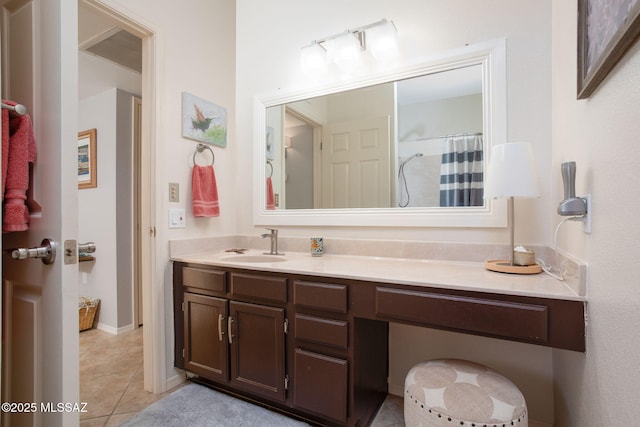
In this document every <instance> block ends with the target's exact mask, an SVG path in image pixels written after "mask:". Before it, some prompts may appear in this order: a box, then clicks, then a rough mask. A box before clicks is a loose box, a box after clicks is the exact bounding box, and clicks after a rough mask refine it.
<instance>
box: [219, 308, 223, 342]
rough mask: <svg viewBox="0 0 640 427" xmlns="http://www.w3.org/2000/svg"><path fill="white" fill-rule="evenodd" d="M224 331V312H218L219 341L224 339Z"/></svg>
mask: <svg viewBox="0 0 640 427" xmlns="http://www.w3.org/2000/svg"><path fill="white" fill-rule="evenodd" d="M223 334H224V332H223V331H222V314H218V341H222V335H223Z"/></svg>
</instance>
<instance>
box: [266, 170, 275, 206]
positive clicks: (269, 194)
mask: <svg viewBox="0 0 640 427" xmlns="http://www.w3.org/2000/svg"><path fill="white" fill-rule="evenodd" d="M275 208H276V199H275V197H274V195H273V182H272V181H271V177H269V178H267V209H268V210H274V209H275Z"/></svg>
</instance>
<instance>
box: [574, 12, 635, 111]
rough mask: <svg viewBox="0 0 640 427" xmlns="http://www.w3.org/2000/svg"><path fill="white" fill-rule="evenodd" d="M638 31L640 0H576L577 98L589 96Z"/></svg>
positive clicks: (627, 47) (632, 41)
mask: <svg viewBox="0 0 640 427" xmlns="http://www.w3.org/2000/svg"><path fill="white" fill-rule="evenodd" d="M638 35H640V0H578V99H585V98H588V97H589V96H590V95H591V94H592V93H593V92H594V91H595V90H596V89H597V87H598V86H599V85H600V83H602V81H603V80H604V79H605V78H606V77H607V75H608V74H609V72H610V71H611V70H612V69H613V67H614V66H615V65H616V64H617V63H618V61H619V60H620V59H621V58H622V57H623V56H624V54H625V52H626V51H627V50H628V49H629V48H630V47H631V46H632V45H633V44H634V42H635V41H636V40H637V38H638Z"/></svg>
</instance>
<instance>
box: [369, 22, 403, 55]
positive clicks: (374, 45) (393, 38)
mask: <svg viewBox="0 0 640 427" xmlns="http://www.w3.org/2000/svg"><path fill="white" fill-rule="evenodd" d="M397 35H398V31H397V30H396V27H395V25H393V22H391V21H385V22H384V23H382V24H380V25H378V26H375V27H373V28H370V29H369V30H367V47H368V48H369V50H370V51H371V55H373V57H374V58H376V59H377V60H379V61H383V60H388V59H393V58H395V57H396V56H398V41H397Z"/></svg>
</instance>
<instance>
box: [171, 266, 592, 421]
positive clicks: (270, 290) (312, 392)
mask: <svg viewBox="0 0 640 427" xmlns="http://www.w3.org/2000/svg"><path fill="white" fill-rule="evenodd" d="M173 274H174V277H173V278H174V304H175V305H174V325H175V366H176V367H178V368H182V369H185V370H186V371H188V372H191V373H193V374H196V375H198V376H199V377H200V380H201V381H202V382H206V383H208V384H209V385H212V386H216V387H219V388H224V389H227V390H230V391H231V392H233V393H235V394H237V395H241V396H246V397H248V398H250V399H252V400H255V401H260V402H262V403H263V404H266V405H269V406H271V407H275V408H278V409H279V410H281V411H284V412H287V413H290V414H294V415H297V416H301V417H304V418H306V419H308V420H311V421H312V422H314V423H318V424H322V425H331V426H349V427H353V426H366V425H369V423H370V422H371V421H372V420H373V418H374V417H375V414H376V411H377V410H378V408H379V407H380V405H381V404H382V402H383V401H384V399H385V398H386V395H387V374H388V363H389V359H388V331H389V326H388V324H389V322H396V323H402V324H407V325H414V326H420V327H427V328H436V329H443V330H449V331H453V332H460V333H466V334H473V335H481V336H487V337H492V338H499V339H507V340H512V341H518V342H524V343H529V344H537V345H544V346H549V347H553V348H560V349H565V350H573V351H580V352H584V351H585V309H586V307H585V302H584V301H580V300H570V299H556V298H545V297H532V296H523V295H511V294H504V293H490V292H481V291H480V290H478V291H472V290H461V289H449V288H442V287H440V288H439V287H437V286H429V285H426V284H425V285H424V286H416V285H413V286H411V285H405V284H399V283H388V282H386V283H382V282H372V281H362V280H356V279H344V278H338V277H323V276H312V275H306V274H296V273H284V272H283V273H280V272H272V271H269V272H267V271H264V272H262V271H254V270H249V269H244V268H226V267H225V268H223V267H213V266H204V265H199V264H191V263H184V262H175V263H174V269H173ZM435 345H437V343H436V344H435Z"/></svg>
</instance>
